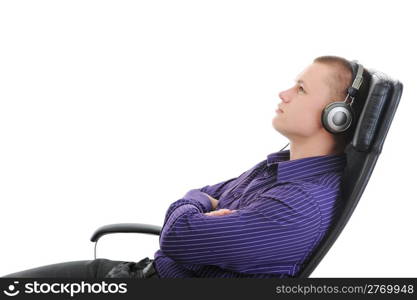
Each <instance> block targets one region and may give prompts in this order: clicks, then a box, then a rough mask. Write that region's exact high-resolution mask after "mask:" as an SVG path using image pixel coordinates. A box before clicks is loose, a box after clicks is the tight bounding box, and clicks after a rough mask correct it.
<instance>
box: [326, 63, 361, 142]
mask: <svg viewBox="0 0 417 300" xmlns="http://www.w3.org/2000/svg"><path fill="white" fill-rule="evenodd" d="M349 63H350V66H351V68H352V71H353V73H355V69H356V70H357V72H356V76H355V79H354V80H353V83H352V85H351V86H350V87H349V88H348V92H347V95H346V98H345V100H344V101H334V102H331V103H329V104H327V105H326V107H325V108H324V109H323V111H322V113H321V122H322V124H323V127H324V128H325V129H326V130H327V131H328V132H330V133H333V134H338V133H342V132H344V131H346V130H348V129H349V127H350V125H351V124H352V122H353V119H354V118H355V113H354V111H353V109H352V103H353V100H355V96H356V94H357V92H358V90H359V88H360V86H361V84H362V81H363V76H362V75H363V66H362V65H361V64H360V63H358V61H357V60H354V61H350V62H349ZM349 97H350V99H351V101H350V102H349V103H348V102H346V100H348V98H349Z"/></svg>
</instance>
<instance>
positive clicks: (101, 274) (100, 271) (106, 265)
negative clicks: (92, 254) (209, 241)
mask: <svg viewBox="0 0 417 300" xmlns="http://www.w3.org/2000/svg"><path fill="white" fill-rule="evenodd" d="M8 277H15V278H31V277H32V278H42V277H49V278H84V279H94V278H160V277H159V275H158V273H157V272H156V270H155V268H154V262H153V260H152V259H149V258H148V257H145V258H144V259H142V260H140V261H139V262H129V261H118V260H109V259H104V258H97V259H94V260H78V261H69V262H63V263H57V264H51V265H46V266H41V267H37V268H33V269H28V270H24V271H20V272H16V273H11V274H8V275H6V276H3V277H2V278H8Z"/></svg>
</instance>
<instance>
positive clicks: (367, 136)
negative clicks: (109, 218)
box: [91, 69, 403, 278]
mask: <svg viewBox="0 0 417 300" xmlns="http://www.w3.org/2000/svg"><path fill="white" fill-rule="evenodd" d="M368 71H369V73H370V75H371V78H370V85H369V93H368V95H367V97H366V102H365V104H364V108H363V110H362V113H361V115H360V117H359V119H358V123H357V127H356V131H355V133H354V136H353V139H352V141H351V143H350V144H348V145H347V146H346V148H345V152H346V154H347V164H346V168H345V170H344V174H343V180H342V190H341V191H342V192H341V196H340V197H341V198H340V199H339V200H340V201H342V203H343V205H342V208H341V209H340V211H339V213H338V217H337V218H335V222H334V223H333V224H332V226H331V227H330V230H329V231H328V232H327V234H326V236H325V237H324V238H323V240H322V242H321V243H320V244H319V245H318V246H317V247H316V249H315V251H314V252H313V253H312V255H311V256H310V257H309V258H308V259H307V260H306V261H305V262H304V264H303V267H302V268H301V270H300V271H299V272H298V274H297V276H296V277H298V278H307V277H309V276H310V274H311V273H312V272H313V271H314V269H315V268H316V267H317V265H318V264H319V263H320V261H321V260H322V258H323V257H324V255H326V253H327V252H328V251H329V249H330V247H331V246H332V245H333V243H334V242H335V241H336V239H337V238H338V236H339V235H340V233H341V232H342V230H343V228H344V227H345V225H346V223H347V222H348V220H349V219H350V216H351V215H352V213H353V211H354V209H355V208H356V205H357V204H358V201H359V199H360V198H361V196H362V193H363V191H364V190H365V187H366V185H367V183H368V181H369V178H370V177H371V175H372V171H373V169H374V167H375V164H376V162H377V160H378V157H379V154H380V153H381V151H382V146H383V145H384V141H385V137H386V136H387V133H388V130H389V128H390V125H391V122H392V119H393V117H394V115H395V112H396V110H397V106H398V104H399V101H400V98H401V95H402V90H403V85H402V83H401V82H400V81H398V80H395V79H393V78H390V77H388V76H387V75H386V74H384V73H382V72H379V71H376V70H372V69H368ZM161 229H162V227H161V226H156V225H149V224H141V223H121V224H110V225H105V226H102V227H100V228H98V229H97V230H96V231H95V232H94V234H93V235H92V237H91V241H92V242H95V247H94V258H95V257H96V246H97V242H98V240H99V239H100V237H102V236H103V235H106V234H110V233H121V232H136V233H144V234H154V235H160V233H161Z"/></svg>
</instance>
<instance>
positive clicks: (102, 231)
mask: <svg viewBox="0 0 417 300" xmlns="http://www.w3.org/2000/svg"><path fill="white" fill-rule="evenodd" d="M161 229H162V227H161V226H157V225H150V224H142V223H119V224H109V225H104V226H101V227H99V228H98V229H97V230H96V231H95V232H94V233H93V235H92V236H91V238H90V241H92V242H97V241H98V239H99V238H101V237H102V236H103V235H106V234H110V233H122V232H135V233H148V234H154V235H160V234H161Z"/></svg>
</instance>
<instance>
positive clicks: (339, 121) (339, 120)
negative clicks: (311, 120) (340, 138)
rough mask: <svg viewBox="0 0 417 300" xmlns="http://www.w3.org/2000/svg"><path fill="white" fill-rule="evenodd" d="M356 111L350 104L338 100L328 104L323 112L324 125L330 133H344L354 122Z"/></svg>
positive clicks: (322, 120)
mask: <svg viewBox="0 0 417 300" xmlns="http://www.w3.org/2000/svg"><path fill="white" fill-rule="evenodd" d="M353 118H354V112H353V110H352V108H351V106H350V105H349V104H346V103H345V102H341V101H336V102H332V103H329V104H327V105H326V107H325V108H324V109H323V111H322V114H321V122H322V124H323V127H324V128H325V129H326V130H327V131H328V132H330V133H333V134H337V133H342V132H344V131H346V130H348V129H349V127H350V125H351V124H352V122H353Z"/></svg>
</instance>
